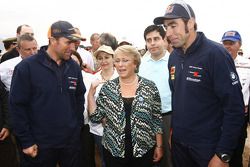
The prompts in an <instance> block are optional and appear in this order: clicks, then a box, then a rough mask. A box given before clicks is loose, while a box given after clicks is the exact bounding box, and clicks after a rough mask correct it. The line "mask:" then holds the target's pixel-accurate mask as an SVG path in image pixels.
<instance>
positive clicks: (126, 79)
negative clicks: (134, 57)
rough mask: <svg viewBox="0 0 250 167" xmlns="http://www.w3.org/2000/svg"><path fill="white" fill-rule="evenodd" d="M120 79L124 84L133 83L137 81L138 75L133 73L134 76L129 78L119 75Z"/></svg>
mask: <svg viewBox="0 0 250 167" xmlns="http://www.w3.org/2000/svg"><path fill="white" fill-rule="evenodd" d="M119 81H120V83H121V84H122V85H133V84H135V83H136V81H137V75H136V74H135V75H133V76H131V77H129V78H121V77H119Z"/></svg>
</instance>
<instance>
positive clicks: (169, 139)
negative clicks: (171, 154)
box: [168, 129, 173, 150]
mask: <svg viewBox="0 0 250 167" xmlns="http://www.w3.org/2000/svg"><path fill="white" fill-rule="evenodd" d="M172 134H173V131H172V129H170V134H169V138H168V144H169V149H170V150H171V148H172V145H171V143H172Z"/></svg>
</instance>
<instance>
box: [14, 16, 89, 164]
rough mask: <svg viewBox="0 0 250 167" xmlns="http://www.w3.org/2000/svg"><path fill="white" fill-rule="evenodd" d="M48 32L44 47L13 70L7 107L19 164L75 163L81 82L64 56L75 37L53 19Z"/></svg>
mask: <svg viewBox="0 0 250 167" xmlns="http://www.w3.org/2000/svg"><path fill="white" fill-rule="evenodd" d="M48 38H49V46H48V49H47V51H46V50H40V51H39V52H38V53H37V54H36V55H34V56H31V57H29V58H26V59H24V60H23V61H22V62H21V63H19V64H18V65H17V66H16V67H15V70H14V73H13V78H12V84H11V89H10V113H11V116H12V127H13V131H14V134H15V135H16V137H17V142H18V144H19V145H20V148H21V150H20V153H21V155H20V158H21V166H29V167H45V166H46V167H55V166H56V164H57V163H58V164H59V165H60V166H62V167H79V161H80V129H81V125H82V124H83V123H82V121H83V115H82V113H83V110H84V106H83V104H84V93H85V86H84V84H83V79H82V74H81V69H80V67H79V65H77V64H76V63H75V62H74V61H73V60H72V59H71V58H70V57H71V54H72V51H74V50H75V42H76V41H77V40H80V39H81V37H80V36H79V35H77V34H76V33H75V30H74V27H73V26H72V25H71V24H70V23H68V22H66V21H58V22H55V23H53V24H52V26H51V27H50V29H49V32H48Z"/></svg>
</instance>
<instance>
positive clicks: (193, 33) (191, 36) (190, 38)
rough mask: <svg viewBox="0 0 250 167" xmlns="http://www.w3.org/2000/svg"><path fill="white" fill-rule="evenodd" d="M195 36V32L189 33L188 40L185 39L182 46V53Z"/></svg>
mask: <svg viewBox="0 0 250 167" xmlns="http://www.w3.org/2000/svg"><path fill="white" fill-rule="evenodd" d="M196 37H197V32H196V31H194V32H192V33H190V35H189V38H188V40H187V41H186V43H185V44H184V46H183V47H182V49H183V51H184V53H186V51H187V49H188V48H189V47H190V46H191V45H192V43H193V42H194V41H195V39H196Z"/></svg>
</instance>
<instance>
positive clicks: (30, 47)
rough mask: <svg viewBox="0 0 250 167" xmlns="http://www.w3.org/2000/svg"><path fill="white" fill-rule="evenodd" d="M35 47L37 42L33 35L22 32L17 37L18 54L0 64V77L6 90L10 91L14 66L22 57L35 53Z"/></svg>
mask: <svg viewBox="0 0 250 167" xmlns="http://www.w3.org/2000/svg"><path fill="white" fill-rule="evenodd" d="M37 48H38V46H37V42H36V40H35V38H34V37H33V36H31V35H29V34H23V35H21V36H19V37H18V39H17V51H18V53H19V56H18V57H15V58H12V59H10V60H7V61H5V62H3V63H1V64H0V79H1V81H2V82H3V83H4V85H5V86H6V89H7V90H8V91H10V84H11V79H12V74H13V71H14V68H15V66H16V65H17V64H18V63H19V62H21V61H22V59H25V58H27V57H29V56H31V55H34V54H36V53H37Z"/></svg>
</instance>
